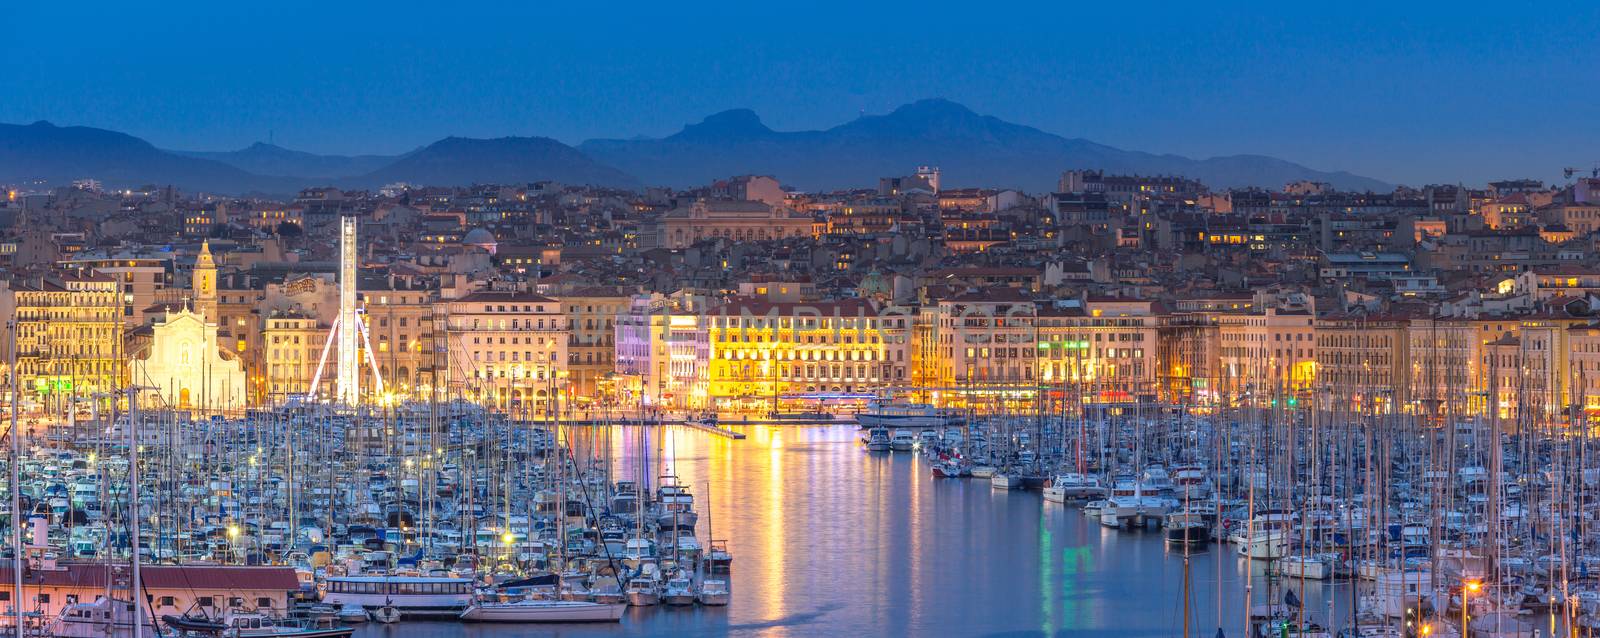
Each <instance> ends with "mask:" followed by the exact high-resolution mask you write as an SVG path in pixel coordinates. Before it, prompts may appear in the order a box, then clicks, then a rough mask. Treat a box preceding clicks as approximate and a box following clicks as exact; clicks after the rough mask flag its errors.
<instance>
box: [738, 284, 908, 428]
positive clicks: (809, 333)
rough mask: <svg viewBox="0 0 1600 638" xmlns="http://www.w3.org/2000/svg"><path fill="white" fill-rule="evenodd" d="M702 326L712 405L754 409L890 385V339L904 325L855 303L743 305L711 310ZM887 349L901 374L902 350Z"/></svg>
mask: <svg viewBox="0 0 1600 638" xmlns="http://www.w3.org/2000/svg"><path fill="white" fill-rule="evenodd" d="M708 321H709V323H710V327H709V332H710V334H709V340H710V344H711V360H710V366H709V372H710V378H709V381H710V396H711V400H712V401H713V402H714V403H715V404H717V405H725V406H731V407H744V408H747V409H755V408H757V407H758V406H763V405H774V404H777V403H778V402H780V401H781V400H782V399H783V398H785V397H789V398H791V399H794V398H798V397H799V395H813V396H823V395H840V394H866V393H873V392H877V391H879V390H881V389H883V388H885V387H887V386H889V385H891V384H893V383H894V382H895V376H896V374H895V372H896V366H895V363H896V362H895V361H893V360H891V356H890V352H891V348H890V346H891V344H890V340H891V335H892V334H893V333H894V332H895V331H897V330H899V331H903V330H904V329H905V328H904V326H905V325H906V323H907V322H908V321H910V319H909V318H908V317H905V316H903V315H898V314H896V315H882V316H880V313H879V311H878V309H877V308H876V307H875V306H873V305H872V304H871V303H869V302H866V301H863V300H856V299H851V300H842V301H835V302H825V303H770V302H766V301H756V300H744V301H737V302H734V303H730V304H728V305H726V306H723V307H721V308H716V309H713V310H712V312H711V316H710V317H709V318H708ZM894 351H895V352H897V353H899V358H901V359H902V361H901V362H900V363H901V366H900V368H901V369H903V368H904V361H903V359H904V357H905V355H904V352H905V350H904V349H896V350H894ZM902 374H903V373H902Z"/></svg>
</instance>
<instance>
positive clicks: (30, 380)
mask: <svg viewBox="0 0 1600 638" xmlns="http://www.w3.org/2000/svg"><path fill="white" fill-rule="evenodd" d="M5 292H6V295H5V299H4V301H3V304H4V305H5V306H6V307H7V308H8V309H9V310H10V311H11V312H12V313H13V316H14V317H15V319H16V325H15V336H16V342H17V343H16V349H17V370H16V373H17V380H18V382H19V383H20V384H21V386H22V388H23V391H24V392H26V393H30V394H32V395H33V396H35V397H38V398H40V399H41V400H45V401H47V403H48V404H49V405H52V406H55V407H62V406H65V405H66V403H65V401H66V400H67V399H72V398H84V397H88V396H90V395H93V394H95V393H101V392H114V391H116V390H118V389H120V388H122V387H123V386H124V385H126V383H125V378H124V372H125V370H126V368H125V367H124V364H123V362H124V361H125V359H124V353H123V337H124V334H125V324H124V323H123V321H122V309H123V304H122V298H121V293H120V291H119V290H118V287H117V281H116V280H115V279H113V278H111V277H106V276H102V275H89V276H79V275H65V276H61V277H45V278H42V279H34V280H31V281H23V280H15V281H12V282H11V285H10V286H9V287H8V288H7V289H6V291H5Z"/></svg>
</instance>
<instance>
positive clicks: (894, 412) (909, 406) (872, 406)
mask: <svg viewBox="0 0 1600 638" xmlns="http://www.w3.org/2000/svg"><path fill="white" fill-rule="evenodd" d="M960 422H961V418H960V416H958V415H954V414H951V413H948V412H944V411H941V410H939V409H938V408H935V407H933V406H931V405H928V404H926V403H890V402H883V401H873V402H871V403H869V404H867V409H866V410H865V411H863V412H861V413H860V414H857V415H856V423H857V424H859V425H860V426H861V427H863V428H876V427H893V428H911V429H913V430H922V429H927V428H940V427H943V426H946V425H956V424H959V423H960Z"/></svg>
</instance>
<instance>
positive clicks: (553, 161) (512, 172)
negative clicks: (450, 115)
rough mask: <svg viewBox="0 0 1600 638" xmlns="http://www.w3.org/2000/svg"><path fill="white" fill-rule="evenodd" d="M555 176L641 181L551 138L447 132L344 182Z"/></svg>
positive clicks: (571, 180) (625, 183)
mask: <svg viewBox="0 0 1600 638" xmlns="http://www.w3.org/2000/svg"><path fill="white" fill-rule="evenodd" d="M540 180H555V181H557V182H562V183H567V184H593V185H598V186H615V187H622V188H633V187H637V186H639V181H638V180H637V179H635V178H634V177H633V176H632V175H628V174H627V173H624V172H622V171H619V170H617V169H615V168H612V167H610V166H606V165H603V164H600V163H598V162H595V161H594V160H592V159H589V157H588V156H586V155H584V154H583V153H580V152H578V150H577V149H575V148H572V147H571V146H567V145H566V144H562V143H561V142H558V141H556V140H553V139H550V138H548V137H497V138H494V139H477V138H469V137H447V138H444V139H442V140H439V141H437V142H434V143H432V144H429V145H427V146H425V147H423V148H421V149H418V150H417V151H414V152H412V153H409V154H407V155H404V156H402V157H400V158H399V159H397V160H395V161H394V162H393V163H391V164H389V165H388V166H385V167H383V168H380V169H378V170H376V171H373V172H371V173H368V174H366V175H362V176H360V177H354V178H350V179H348V180H345V181H349V182H353V183H355V184H358V185H362V186H380V185H383V184H388V183H392V182H408V183H411V184H418V185H432V184H451V185H462V184H495V183H500V184H508V183H517V182H534V181H540Z"/></svg>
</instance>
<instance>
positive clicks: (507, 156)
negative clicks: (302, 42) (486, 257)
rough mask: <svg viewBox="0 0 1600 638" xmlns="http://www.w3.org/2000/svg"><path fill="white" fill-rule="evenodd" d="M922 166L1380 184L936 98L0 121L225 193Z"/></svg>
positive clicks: (160, 180) (992, 182) (19, 139)
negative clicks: (172, 132) (113, 125)
mask: <svg viewBox="0 0 1600 638" xmlns="http://www.w3.org/2000/svg"><path fill="white" fill-rule="evenodd" d="M926 164H933V165H938V166H940V167H942V168H943V171H944V174H945V175H947V176H948V177H949V178H950V179H951V180H953V181H954V182H958V183H960V184H962V185H969V186H995V187H1005V188H1017V189H1021V190H1025V191H1030V192H1048V191H1050V190H1053V189H1054V188H1055V186H1056V180H1057V178H1058V177H1059V176H1060V175H1061V172H1062V171H1063V170H1066V169H1076V168H1086V169H1101V170H1105V171H1108V172H1117V173H1134V174H1143V175H1181V176H1184V177H1188V178H1192V179H1198V180H1200V181H1201V182H1204V183H1205V184H1206V185H1208V186H1211V187H1214V188H1233V187H1243V186H1265V187H1272V188H1277V187H1280V186H1282V185H1283V184H1285V183H1289V182H1296V181H1303V180H1305V181H1316V182H1324V183H1327V184H1330V185H1332V186H1334V187H1336V188H1339V189H1342V190H1353V191H1366V190H1374V191H1382V190H1388V189H1391V188H1392V187H1393V185H1391V184H1388V183H1385V182H1383V181H1380V180H1377V179H1373V178H1369V177H1362V176H1359V175H1353V174H1350V173H1346V172H1330V171H1321V170H1316V169H1312V168H1308V167H1306V166H1304V165H1301V164H1296V163H1294V162H1290V161H1287V160H1282V159H1278V158H1273V157H1267V156H1263V155H1230V156H1224V157H1212V158H1206V159H1194V158H1189V157H1183V156H1179V155H1158V154H1153V153H1145V152H1141V151H1129V150H1123V149H1118V148H1114V147H1111V146H1106V145H1104V144H1098V143H1096V142H1092V141H1089V140H1086V139H1080V138H1066V137H1062V136H1059V135H1055V134H1053V133H1048V132H1045V131H1041V130H1039V129H1036V128H1033V127H1030V126H1024V125H1020V124H1014V123H1010V122H1006V121H1004V120H1001V119H999V118H996V117H993V116H987V115H980V114H978V113H975V112H973V111H972V110H971V109H968V108H967V107H965V106H962V105H960V104H957V103H955V102H951V101H948V100H942V99H928V100H920V101H917V102H914V103H911V104H907V105H905V106H901V107H899V108H897V109H895V110H893V111H892V112H890V113H887V114H884V115H864V116H862V117H859V118H856V119H855V120H852V121H850V122H846V123H843V124H840V125H838V126H834V127H832V128H828V129H825V130H820V131H775V130H773V129H771V128H769V127H768V126H767V125H766V124H764V123H763V122H762V121H761V118H760V116H759V115H757V114H756V113H755V112H754V111H751V110H748V109H736V110H730V111H724V112H722V113H717V114H714V115H711V116H709V117H707V118H705V119H704V120H702V121H701V122H699V123H695V124H689V125H687V126H685V127H683V129H682V130H681V131H679V132H677V133H675V134H672V135H669V136H667V137H663V138H634V139H594V140H589V141H586V142H583V143H582V144H579V145H578V146H577V147H576V148H574V147H572V146H568V145H566V144H563V143H561V142H559V141H556V140H553V139H550V138H546V137H501V138H493V139H476V138H463V137H450V138H445V139H443V140H439V141H438V142H434V143H432V144H429V145H427V146H424V147H421V148H418V149H416V150H413V151H411V152H408V153H404V154H400V155H318V154H315V153H307V152H303V151H296V150H291V149H286V148H283V147H279V146H275V145H271V144H265V143H256V144H253V145H251V146H249V147H246V148H244V149H240V150H236V151H221V152H217V151H172V150H164V149H159V148H157V147H155V146H154V145H152V144H150V143H149V142H146V141H144V140H142V139H139V138H137V137H133V136H131V135H127V134H124V133H120V132H116V131H109V130H105V129H97V128H90V127H82V126H69V127H61V126H56V125H53V124H51V123H49V122H36V123H33V124H29V125H17V124H0V182H11V183H23V182H26V183H36V184H68V183H71V182H72V181H73V180H77V179H83V178H94V179H98V180H100V181H101V182H102V183H105V184H106V185H108V186H135V185H141V184H172V185H175V186H178V187H180V188H185V189H189V190H196V191H207V192H216V193H227V194H249V193H262V194H285V193H292V192H294V191H295V190H298V189H299V188H303V187H309V186H340V187H347V188H371V187H375V186H380V185H382V184H385V183H389V182H395V181H404V182H409V183H413V184H427V185H437V186H463V185H468V184H472V183H489V182H499V183H513V182H533V181H544V180H551V181H558V182H563V183H569V184H589V185H595V186H610V187H621V188H638V187H642V186H672V187H686V186H690V185H694V184H703V183H706V182H709V181H711V180H713V179H716V178H719V177H723V176H727V175H737V174H747V173H760V174H770V175H776V176H778V177H779V178H780V179H781V180H782V181H783V182H784V183H785V184H787V185H790V186H793V187H796V188H800V189H804V190H831V189H841V188H857V187H869V186H872V185H873V184H876V182H877V179H878V178H879V177H882V176H886V175H897V174H900V173H901V172H903V171H904V170H905V167H907V166H917V165H926Z"/></svg>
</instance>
